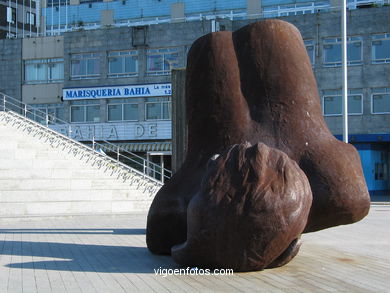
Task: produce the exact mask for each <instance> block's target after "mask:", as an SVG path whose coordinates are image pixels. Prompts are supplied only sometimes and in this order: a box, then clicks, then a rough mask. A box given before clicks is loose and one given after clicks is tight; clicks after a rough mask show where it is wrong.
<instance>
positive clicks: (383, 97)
mask: <svg viewBox="0 0 390 293" xmlns="http://www.w3.org/2000/svg"><path fill="white" fill-rule="evenodd" d="M372 92H373V94H372V96H371V111H372V113H373V114H390V88H377V89H373V90H372Z"/></svg>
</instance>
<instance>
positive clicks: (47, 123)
mask: <svg viewBox="0 0 390 293" xmlns="http://www.w3.org/2000/svg"><path fill="white" fill-rule="evenodd" d="M45 119H46V127H49V114H47V113H46V115H45Z"/></svg>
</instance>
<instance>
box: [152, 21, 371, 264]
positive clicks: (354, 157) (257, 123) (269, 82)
mask: <svg viewBox="0 0 390 293" xmlns="http://www.w3.org/2000/svg"><path fill="white" fill-rule="evenodd" d="M186 74H187V75H186V101H187V118H188V133H189V134H188V152H187V156H186V160H185V162H184V164H183V166H182V167H181V168H180V169H179V170H178V172H177V173H176V174H175V175H174V176H173V177H172V179H171V180H170V181H169V182H167V183H166V184H165V185H164V186H163V187H162V189H161V190H160V191H159V192H158V194H157V195H156V197H155V199H154V201H153V203H152V206H151V208H150V210H149V214H148V223H147V245H148V248H149V249H150V250H151V251H152V252H153V253H159V254H170V253H171V249H172V248H173V247H174V246H175V245H181V246H175V247H174V248H173V250H172V251H173V256H174V258H175V259H177V260H178V261H179V262H180V263H183V264H187V265H189V264H191V259H194V256H195V255H202V253H201V251H198V252H196V251H195V252H194V246H193V245H192V244H191V243H195V242H194V241H193V240H194V239H195V238H196V237H198V236H196V233H201V232H199V229H200V228H199V227H198V226H199V223H198V222H197V221H198V219H196V217H199V215H200V214H201V213H200V212H199V207H200V206H202V207H203V208H202V209H203V210H204V212H205V213H206V214H205V215H204V216H205V217H207V218H208V219H211V218H210V217H211V215H212V213H211V212H210V211H211V210H210V209H208V208H207V205H206V203H207V201H208V200H209V202H212V198H213V197H215V196H217V195H219V196H222V197H224V196H226V195H224V193H223V191H222V190H223V186H219V185H216V186H213V185H212V184H211V183H210V182H213V180H215V178H213V175H210V174H214V173H213V172H211V171H210V168H211V167H210V165H209V167H208V162H209V159H210V158H211V157H212V156H214V155H215V154H225V155H226V152H227V151H228V150H230V151H237V149H240V148H246V149H248V150H249V149H251V148H254V147H255V146H257V147H258V151H259V154H261V153H262V151H264V150H265V149H270V150H272V152H280V153H284V154H285V155H286V156H285V157H284V156H281V157H283V158H284V160H285V162H288V161H289V160H291V161H295V162H296V164H297V166H299V168H298V169H296V168H293V167H291V168H290V167H289V168H290V169H291V170H294V171H291V172H295V175H296V177H297V178H299V179H297V180H298V181H299V182H301V184H303V185H302V186H304V185H305V184H304V183H302V182H303V181H304V179H302V178H301V177H304V176H301V175H302V174H305V176H306V177H307V179H305V180H308V182H309V183H310V189H311V192H310V193H312V197H311V194H309V192H306V189H305V188H303V189H302V190H299V193H300V194H299V199H300V200H301V202H299V204H298V202H296V203H295V204H297V205H302V204H303V206H307V205H309V203H311V198H312V204H311V207H310V212H308V214H307V212H306V209H304V208H303V209H300V210H299V215H297V219H300V220H299V222H300V223H301V224H302V223H304V224H305V227H304V228H302V231H300V232H298V234H300V233H301V232H312V231H317V230H321V229H325V228H329V227H332V226H337V225H342V224H350V223H353V222H356V221H359V220H360V219H362V218H363V217H364V216H365V215H367V213H368V210H369V203H370V200H369V195H368V190H367V187H366V184H365V180H364V177H363V172H362V168H361V164H360V159H359V155H358V153H357V151H356V150H355V148H354V147H353V146H351V145H349V144H345V143H343V142H340V141H338V140H337V139H336V138H335V137H334V136H333V135H332V134H331V132H330V131H329V129H328V128H327V126H326V124H325V121H324V119H323V117H322V111H321V106H320V99H319V96H318V91H317V85H316V81H315V77H314V75H313V72H312V68H311V64H310V60H309V58H308V56H307V53H306V49H305V46H304V44H303V41H302V38H301V35H300V33H299V31H298V30H297V29H296V28H295V27H294V26H293V25H291V24H289V23H286V22H283V21H280V20H266V21H261V22H256V23H254V24H251V25H248V26H245V27H243V28H242V29H240V30H238V31H235V32H233V33H232V32H227V31H225V32H217V33H212V34H208V35H206V36H203V37H201V38H200V39H198V40H197V41H195V43H194V44H193V46H192V48H191V50H190V52H189V56H188V65H187V73H186ZM246 142H249V144H251V145H253V147H249V146H248V145H247V144H245V143H246ZM259 143H262V144H259ZM243 144H244V145H243ZM234 145H241V146H234ZM244 146H245V147H244ZM259 146H261V147H259ZM261 150H262V151H261ZM242 152H244V151H243V150H242ZM278 154H279V153H278ZM221 156H222V157H223V156H224V155H221ZM219 160H221V159H216V162H219ZM248 160H249V161H251V159H248ZM244 161H245V160H244ZM245 162H246V161H245ZM264 162H266V161H264ZM264 162H263V163H264ZM263 163H261V164H258V165H256V168H255V167H253V166H252V167H253V170H252V169H251V170H252V171H251V172H256V170H259V172H260V170H262V167H261V166H262V164H263ZM211 164H213V163H211ZM286 164H287V165H289V166H292V164H290V163H286ZM229 168H230V169H229ZM211 169H213V168H211ZM213 170H214V169H213ZM233 170H235V171H236V172H237V174H241V173H240V170H241V169H240V168H236V167H234V168H233V167H232V166H230V167H226V166H225V167H224V169H223V172H225V174H229V176H228V177H229V178H230V180H231V182H230V185H231V186H232V185H234V184H233V182H235V180H238V179H237V178H235V177H234V176H233V174H235V173H234V172H233ZM270 170H273V171H275V170H276V169H275V168H270ZM301 171H303V173H302V174H301V173H300V172H301ZM210 172H211V173H210ZM220 172H222V170H220ZM223 172H222V173H223ZM215 174H220V173H218V172H217V173H215ZM215 174H214V175H215ZM258 175H259V174H258ZM215 176H216V175H215ZM237 176H238V175H237ZM259 176H260V175H259ZM261 176H262V175H261ZM293 177H294V176H292V177H289V178H293ZM264 180H265V179H264ZM280 180H282V179H280ZM291 180H292V179H291ZM292 181H293V180H292ZM202 182H203V183H202ZM241 182H242V183H244V182H246V181H241ZM280 184H282V185H283V183H280ZM207 186H209V187H210V186H213V188H212V190H213V191H212V192H209V191H207V192H205V188H206V189H207ZM260 186H262V185H261V184H260ZM218 188H222V189H221V190H218ZM246 188H249V189H250V190H252V189H251V188H253V186H252V185H250V184H249V185H248V186H246V185H245V184H244V186H242V187H241V189H242V192H244V190H246ZM259 188H260V187H259ZM263 188H264V186H263ZM236 189H239V188H238V187H235V189H234V190H236ZM260 189H261V188H260ZM285 189H288V188H287V187H286V186H285ZM264 190H265V189H264ZM264 190H263V191H262V190H257V189H256V190H255V189H253V190H252V191H251V196H252V197H256V196H255V195H256V194H261V192H265V191H264ZM281 190H284V189H281ZM291 190H292V189H291ZM303 190H305V191H303ZM243 194H245V192H244V193H242V194H241V195H240V196H241V197H243V198H245V202H247V200H248V198H250V197H251V196H249V197H248V196H246V195H245V196H244V195H243ZM272 194H273V196H270V197H268V198H263V199H262V200H259V202H258V203H260V202H261V205H263V204H264V203H263V202H262V201H264V200H265V201H266V202H267V201H268V204H269V205H273V204H276V202H277V201H278V200H279V199H280V198H282V196H281V194H282V193H278V192H273V193H272ZM278 194H279V196H280V198H279V197H278ZM236 196H237V198H239V196H238V195H236ZM207 197H208V199H207ZM196 198H202V199H203V203H202V204H200V205H199V207H198V206H196V205H195V207H196V208H195V207H194V205H193V204H191V202H192V201H193V200H196ZM249 202H250V200H249ZM189 205H190V206H189ZM252 208H253V211H252V210H251V213H253V212H254V211H255V210H256V204H255V203H254V206H253V207H252ZM286 209H287V210H288V208H286ZM222 210H223V209H222ZM222 210H218V211H215V213H216V214H218V212H221V211H222ZM271 210H272V211H273V212H271ZM267 213H268V212H267ZM272 213H273V216H274V217H276V218H277V217H278V216H277V213H278V209H276V208H271V209H270V210H269V214H268V217H271V218H272V217H273V216H271V214H272ZM192 214H193V215H194V217H190V218H188V215H192ZM239 216H241V214H240V213H239ZM229 217H233V215H230V216H229ZM229 217H227V218H225V219H224V220H223V221H220V222H218V223H219V224H218V225H217V224H216V223H215V222H212V223H211V224H210V227H211V226H212V225H214V226H213V227H214V228H213V229H217V228H218V226H219V225H223V223H226V224H225V225H227V223H230V222H229V221H230V220H229ZM187 218H188V219H189V220H188V221H187ZM271 222H272V221H267V220H265V219H264V223H265V225H268V224H269V225H270V227H273V226H275V225H276V226H277V224H276V222H277V221H276V222H275V223H271ZM266 223H268V224H266ZM202 225H204V223H202ZM296 225H298V224H296ZM260 226H261V225H260ZM276 226H275V227H276ZM194 227H195V228H194ZM220 228H221V229H229V228H226V227H220ZM258 228H259V227H258ZM203 230H204V229H203ZM203 230H201V231H203ZM206 230H207V229H206ZM211 230H212V229H211V228H210V231H211ZM233 230H234V229H233V228H232V230H229V231H230V232H231V233H232V234H233V235H235V232H233ZM271 230H272V229H271ZM282 230H283V229H280V230H278V229H275V231H274V232H273V233H274V235H273V237H278V233H281V231H282ZM298 230H301V229H296V231H294V233H292V234H294V237H293V238H294V239H296V236H297V235H298V234H297V235H296V233H297V231H298ZM190 231H198V232H196V233H195V235H192V234H191V232H190ZM210 231H209V232H210ZM264 231H269V230H267V229H266V227H263V228H261V229H260V228H259V229H257V233H258V236H256V237H260V238H261V237H263V238H264V239H268V237H271V236H270V235H269V234H267V233H271V232H264ZM290 232H291V231H290ZM188 233H190V234H189V235H188ZM250 233H253V234H255V233H256V231H250ZM236 235H238V234H236ZM229 237H230V236H229ZM232 237H234V236H232ZM271 238H272V237H271ZM208 239H212V238H210V237H209V238H208ZM251 239H252V238H251ZM294 239H292V240H291V239H289V241H290V240H291V241H292V242H291V241H290V243H291V245H292V246H291V245H290V246H288V245H289V244H290V243H288V244H287V246H286V244H283V246H284V247H283V249H281V248H279V250H278V251H277V253H274V252H275V251H276V250H275V251H272V253H273V254H272V253H271V252H269V251H268V254H269V255H271V254H272V257H271V258H270V259H267V261H265V262H264V263H262V264H260V262H257V265H254V266H252V265H248V264H250V261H249V259H248V256H245V253H244V254H242V253H241V252H242V251H244V250H245V249H243V248H242V247H239V245H238V244H237V242H234V241H232V242H231V247H227V248H226V249H227V251H229V253H230V249H231V250H232V251H233V250H234V249H236V251H238V253H237V254H238V255H240V256H241V260H240V261H238V260H237V262H235V263H237V264H241V265H237V266H236V267H235V268H236V270H255V269H262V268H265V267H270V266H276V265H281V264H284V263H286V262H287V260H289V259H291V258H292V257H293V256H294V255H295V254H296V253H297V247H298V245H297V242H296V241H295V242H294V241H293V240H294ZM186 241H187V242H186ZM248 241H249V242H250V240H248ZM217 242H218V241H217ZM249 242H248V243H247V244H248V245H250V243H249ZM271 242H272V241H269V242H268V244H267V245H270V246H269V247H273V246H272V244H271ZM218 243H219V242H218ZM234 243H236V244H234ZM260 246H261V245H260ZM260 246H259V247H260ZM265 247H266V246H263V248H264V250H267V249H268V248H265ZM267 247H268V246H267ZM221 249H222V248H221ZM271 250H272V249H271ZM282 250H286V251H285V253H284V254H283V255H282V256H281V259H279V258H278V256H280V253H281V251H282ZM252 251H253V250H252ZM264 252H265V251H262V252H261V253H259V252H258V254H259V255H260V254H263V253H264ZM194 253H195V254H194ZM205 253H211V252H210V251H209V252H205ZM278 254H279V255H278ZM192 255H194V256H192ZM245 257H246V258H247V259H245ZM215 260H216V262H211V263H209V264H207V263H202V264H200V265H205V266H224V265H225V264H222V263H220V264H218V261H217V260H218V257H217V258H216V259H215ZM242 264H247V265H242Z"/></svg>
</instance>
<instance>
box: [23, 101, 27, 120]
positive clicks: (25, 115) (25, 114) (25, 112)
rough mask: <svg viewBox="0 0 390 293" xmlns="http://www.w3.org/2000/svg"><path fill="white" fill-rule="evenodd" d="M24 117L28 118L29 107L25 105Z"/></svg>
mask: <svg viewBox="0 0 390 293" xmlns="http://www.w3.org/2000/svg"><path fill="white" fill-rule="evenodd" d="M24 117H27V105H26V104H24Z"/></svg>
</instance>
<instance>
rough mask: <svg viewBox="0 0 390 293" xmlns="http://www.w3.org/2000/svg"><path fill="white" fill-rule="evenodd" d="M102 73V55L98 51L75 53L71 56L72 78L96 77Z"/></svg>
mask: <svg viewBox="0 0 390 293" xmlns="http://www.w3.org/2000/svg"><path fill="white" fill-rule="evenodd" d="M99 74H100V55H99V54H98V53H88V54H73V55H72V57H71V78H72V79H86V78H96V77H98V76H99Z"/></svg>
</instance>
